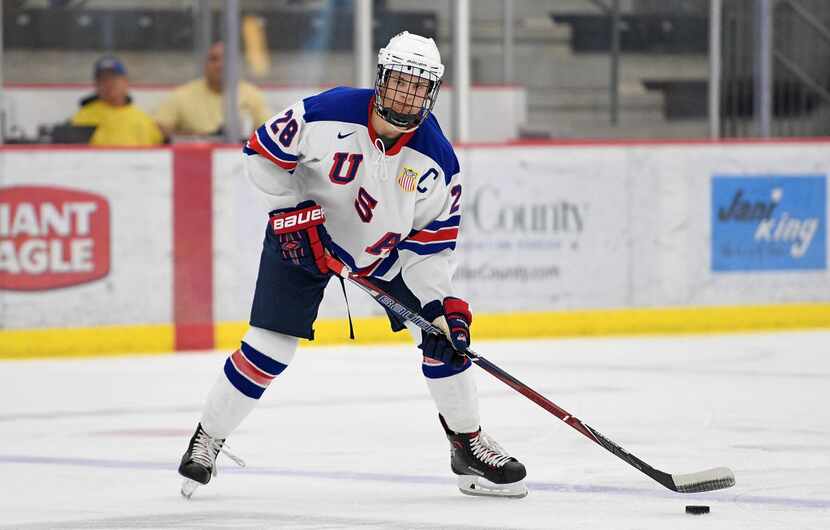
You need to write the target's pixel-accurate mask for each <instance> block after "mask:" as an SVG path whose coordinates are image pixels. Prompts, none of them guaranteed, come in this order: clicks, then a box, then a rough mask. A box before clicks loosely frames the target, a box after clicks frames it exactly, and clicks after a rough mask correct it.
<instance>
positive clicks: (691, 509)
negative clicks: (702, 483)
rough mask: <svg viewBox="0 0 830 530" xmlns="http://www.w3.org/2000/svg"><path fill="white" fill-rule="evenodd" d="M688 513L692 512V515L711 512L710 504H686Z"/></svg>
mask: <svg viewBox="0 0 830 530" xmlns="http://www.w3.org/2000/svg"><path fill="white" fill-rule="evenodd" d="M686 513H690V514H692V515H703V514H704V513H709V507H708V506H686Z"/></svg>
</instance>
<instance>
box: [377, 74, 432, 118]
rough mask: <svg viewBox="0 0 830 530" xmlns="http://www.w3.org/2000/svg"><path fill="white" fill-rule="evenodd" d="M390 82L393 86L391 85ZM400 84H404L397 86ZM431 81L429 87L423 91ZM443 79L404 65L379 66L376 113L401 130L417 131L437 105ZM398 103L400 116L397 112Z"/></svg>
mask: <svg viewBox="0 0 830 530" xmlns="http://www.w3.org/2000/svg"><path fill="white" fill-rule="evenodd" d="M390 78H392V79H393V82H391V83H390V82H389V80H390ZM396 80H400V82H396ZM424 81H427V83H428V85H429V86H428V87H427V88H426V90H424V88H423V82H424ZM440 87H441V79H440V78H439V77H438V76H437V75H436V74H434V73H433V72H429V71H427V70H424V69H423V68H419V67H417V66H409V65H404V64H386V65H383V64H379V65H378V73H377V77H376V78H375V110H376V111H377V113H378V114H380V116H381V118H383V119H384V120H386V121H387V122H389V123H391V124H392V125H394V126H396V127H399V128H401V129H414V128H415V127H418V126H419V125H421V124H422V123H423V122H424V120H426V119H427V117H428V116H429V113H430V112H431V111H432V107H434V106H435V101H436V100H437V99H438V89H439V88H440ZM395 103H397V106H398V107H399V109H400V112H398V111H396V110H395V109H394V108H393V104H395Z"/></svg>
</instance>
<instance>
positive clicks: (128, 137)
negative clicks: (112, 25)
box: [72, 56, 164, 146]
mask: <svg viewBox="0 0 830 530" xmlns="http://www.w3.org/2000/svg"><path fill="white" fill-rule="evenodd" d="M93 73H94V77H95V94H93V95H92V96H89V97H87V98H84V99H83V100H81V109H80V110H79V111H78V112H76V113H75V115H74V116H73V117H72V125H79V126H83V125H86V126H94V127H95V132H94V133H93V134H92V138H90V140H89V143H90V145H98V146H152V145H159V144H161V143H164V135H163V134H162V132H161V130H160V129H159V128H158V126H157V125H156V123H155V122H154V121H153V119H152V118H150V116H149V115H147V114H146V113H145V112H144V111H142V110H141V109H139V108H138V107H136V106H135V105H133V103H132V99H131V98H130V95H129V83H128V82H127V69H126V68H125V67H124V63H122V62H121V61H119V60H118V59H117V58H115V57H112V56H105V57H102V58H100V59H98V60H97V61H96V62H95V67H94V70H93Z"/></svg>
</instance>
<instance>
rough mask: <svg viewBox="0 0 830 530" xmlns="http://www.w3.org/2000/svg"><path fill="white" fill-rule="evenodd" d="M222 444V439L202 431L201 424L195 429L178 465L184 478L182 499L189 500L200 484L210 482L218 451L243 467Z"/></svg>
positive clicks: (243, 463) (242, 463) (223, 442)
mask: <svg viewBox="0 0 830 530" xmlns="http://www.w3.org/2000/svg"><path fill="white" fill-rule="evenodd" d="M224 444H225V440H224V438H214V437H212V436H210V435H209V434H208V433H206V432H205V431H204V429H202V424H201V423H200V424H199V425H198V426H197V427H196V432H195V433H193V437H192V438H190V443H189V444H188V446H187V451H185V452H184V455H182V461H181V463H180V464H179V474H180V475H181V476H183V477H184V482H182V490H181V493H182V496H183V497H184V498H186V499H189V498H190V496H191V495H193V492H194V491H196V488H198V487H199V485H200V484H207V483H208V482H210V477H212V476H213V475H215V474H216V457H217V456H218V455H219V452H220V451H221V452H222V453H224V454H226V455H227V456H228V458H230V459H231V460H233V461H234V462H236V463H237V464H239V465H240V466H242V467H245V462H243V461H242V460H241V459H240V458H238V457H236V456H234V455H232V454H230V453H229V452H228V451H227V450H226V449H224V448H223V447H222V446H223V445H224Z"/></svg>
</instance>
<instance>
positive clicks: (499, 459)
mask: <svg viewBox="0 0 830 530" xmlns="http://www.w3.org/2000/svg"><path fill="white" fill-rule="evenodd" d="M470 449H471V450H472V451H473V456H474V457H476V458H477V459H478V460H480V461H482V462H484V463H485V464H487V465H488V466H493V467H502V466H503V465H504V464H506V463H508V462H510V460H512V457H511V456H510V455H508V454H507V451H505V450H504V449H502V447H501V446H500V445H499V444H497V443H496V441H495V440H493V439H492V438H490V437H489V436H487V435H486V434H485V433H484V431H479V433H478V436H475V437H472V438H470Z"/></svg>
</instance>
